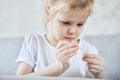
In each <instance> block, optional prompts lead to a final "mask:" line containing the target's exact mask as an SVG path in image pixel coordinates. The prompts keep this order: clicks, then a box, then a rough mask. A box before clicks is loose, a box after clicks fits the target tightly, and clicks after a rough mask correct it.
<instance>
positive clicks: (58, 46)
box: [56, 41, 68, 49]
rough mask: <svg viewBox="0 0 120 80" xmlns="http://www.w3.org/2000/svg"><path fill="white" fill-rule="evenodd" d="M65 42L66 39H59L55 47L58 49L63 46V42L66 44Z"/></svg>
mask: <svg viewBox="0 0 120 80" xmlns="http://www.w3.org/2000/svg"><path fill="white" fill-rule="evenodd" d="M67 43H68V41H60V42H59V43H58V44H57V46H56V48H57V49H59V48H61V47H62V46H64V45H65V44H67Z"/></svg>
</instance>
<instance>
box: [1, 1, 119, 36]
mask: <svg viewBox="0 0 120 80" xmlns="http://www.w3.org/2000/svg"><path fill="white" fill-rule="evenodd" d="M45 2H46V0H0V38H8V37H21V36H22V37H23V36H25V35H26V34H29V33H42V32H43V27H44V26H43V25H42V23H43V22H42V21H43V20H42V17H43V5H44V3H45ZM119 4H120V0H96V1H95V5H94V10H93V12H92V14H91V16H90V18H89V21H88V23H86V25H85V29H84V31H83V33H82V35H83V36H84V35H87V36H89V35H115V34H120V6H119Z"/></svg>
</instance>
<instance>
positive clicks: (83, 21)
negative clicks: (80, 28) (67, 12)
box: [60, 18, 86, 23]
mask: <svg viewBox="0 0 120 80" xmlns="http://www.w3.org/2000/svg"><path fill="white" fill-rule="evenodd" d="M60 20H63V21H64V20H66V21H70V22H74V20H72V19H68V18H60ZM76 20H78V22H79V23H85V22H86V20H81V19H76Z"/></svg>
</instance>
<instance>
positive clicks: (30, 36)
mask: <svg viewBox="0 0 120 80" xmlns="http://www.w3.org/2000/svg"><path fill="white" fill-rule="evenodd" d="M25 40H26V41H27V42H38V41H42V40H44V34H36V33H31V34H27V35H26V36H25Z"/></svg>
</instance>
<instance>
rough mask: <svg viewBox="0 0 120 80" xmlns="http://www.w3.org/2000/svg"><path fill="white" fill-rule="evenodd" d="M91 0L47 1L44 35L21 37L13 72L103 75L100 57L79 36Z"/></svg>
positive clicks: (75, 75)
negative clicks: (17, 64)
mask: <svg viewBox="0 0 120 80" xmlns="http://www.w3.org/2000/svg"><path fill="white" fill-rule="evenodd" d="M93 2H94V1H93V0H49V1H48V3H47V4H46V5H45V7H44V11H45V15H46V24H47V25H46V34H43V35H37V34H31V35H27V36H26V37H25V40H24V42H23V45H22V48H21V51H20V54H19V56H18V58H17V60H16V61H17V62H19V67H18V70H17V75H38V76H61V77H84V78H85V77H87V78H88V77H91V76H92V77H94V78H103V72H104V71H103V69H104V59H103V58H102V57H101V56H99V55H98V52H97V50H96V48H95V47H94V46H93V45H91V44H89V43H87V42H86V41H84V40H81V39H79V40H78V37H79V36H80V34H81V32H82V30H83V28H84V24H85V22H86V21H87V18H88V16H89V15H90V13H91V11H92V6H93Z"/></svg>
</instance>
